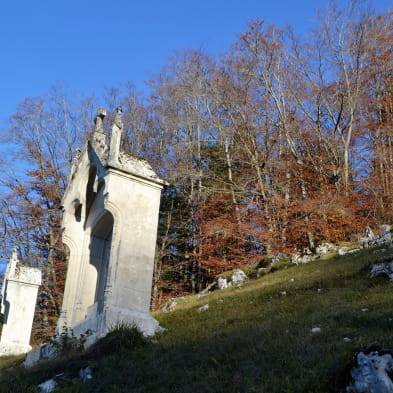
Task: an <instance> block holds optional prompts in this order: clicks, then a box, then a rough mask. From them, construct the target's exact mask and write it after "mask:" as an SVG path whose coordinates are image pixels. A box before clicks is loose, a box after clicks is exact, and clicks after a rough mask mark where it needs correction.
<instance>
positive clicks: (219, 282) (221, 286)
mask: <svg viewBox="0 0 393 393" xmlns="http://www.w3.org/2000/svg"><path fill="white" fill-rule="evenodd" d="M231 285H232V284H231V283H230V282H228V281H227V279H226V278H222V277H218V280H217V286H218V289H226V288H229V287H230V286H231Z"/></svg>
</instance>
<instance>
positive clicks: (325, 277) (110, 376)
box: [0, 248, 393, 393]
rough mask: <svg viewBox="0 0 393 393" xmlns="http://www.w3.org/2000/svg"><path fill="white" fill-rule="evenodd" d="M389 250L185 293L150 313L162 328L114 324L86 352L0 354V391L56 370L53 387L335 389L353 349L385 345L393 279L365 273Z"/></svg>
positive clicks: (241, 391)
mask: <svg viewBox="0 0 393 393" xmlns="http://www.w3.org/2000/svg"><path fill="white" fill-rule="evenodd" d="M390 254H392V255H393V249H392V248H391V249H388V250H377V249H370V250H362V251H360V252H359V253H357V254H348V255H345V256H341V257H339V256H335V257H332V258H330V259H326V260H319V261H317V262H312V263H309V264H306V265H302V266H293V267H290V268H287V269H283V270H279V271H276V272H274V273H271V274H268V275H266V276H263V277H261V278H260V279H257V280H253V281H250V282H249V283H247V284H245V285H244V286H243V287H241V288H236V287H233V288H229V289H226V290H223V291H215V292H212V293H210V294H208V295H207V296H206V297H202V298H199V299H198V297H197V296H190V297H187V298H184V299H182V300H179V305H178V307H177V308H176V310H175V311H173V312H171V313H166V314H165V313H162V312H156V313H155V314H154V316H155V317H156V318H157V319H158V320H159V321H160V324H161V325H162V326H163V327H165V328H167V332H166V333H165V334H164V335H162V336H160V337H155V338H154V339H153V340H149V341H147V340H143V339H141V337H138V335H136V334H135V332H131V333H130V332H127V331H122V330H121V329H120V331H118V332H117V333H116V334H113V335H111V336H110V337H108V338H107V339H106V341H104V342H102V343H101V344H100V345H97V346H95V347H94V348H92V349H91V350H90V351H88V352H87V353H85V354H77V355H75V356H71V355H68V356H67V357H64V358H62V359H58V360H56V361H52V362H49V363H46V364H41V365H39V366H37V367H36V368H34V369H32V370H24V369H22V368H19V367H15V366H13V367H12V368H8V369H7V367H9V365H8V363H7V362H12V361H15V359H3V361H2V366H1V367H2V371H1V378H0V392H2V393H6V392H13V393H14V392H20V393H23V392H36V391H38V389H37V388H36V386H37V385H38V384H39V383H41V382H43V381H45V380H46V379H49V378H51V377H53V376H54V375H56V374H62V373H63V375H62V376H60V377H59V378H58V380H59V384H60V387H59V388H58V389H57V390H56V392H67V393H71V392H105V393H111V392H138V393H139V392H140V393H142V392H144V393H153V392H157V393H165V392H179V393H195V392H203V393H204V392H206V393H210V392H212V393H213V392H223V393H224V392H225V393H231V392H233V393H246V392H247V393H248V392H250V393H251V392H267V393H276V392H277V393H279V392H280V393H281V392H282V393H283V392H290V393H300V392H302V393H306V392H307V393H311V392H315V393H317V392H318V393H323V392H331V391H334V390H333V388H334V385H335V383H336V382H335V381H336V375H337V373H338V372H339V371H340V370H341V369H342V367H343V365H344V364H345V363H346V362H347V361H348V360H349V359H350V357H351V356H352V355H353V353H354V352H356V351H358V350H360V349H363V348H364V347H366V346H368V345H370V344H379V345H380V346H383V347H393V309H392V304H393V284H392V283H391V282H389V281H388V280H387V279H384V278H373V279H371V278H370V275H369V268H370V265H371V264H372V263H374V262H375V261H377V260H382V259H384V258H386V257H387V256H388V255H390ZM205 304H209V308H208V310H206V311H202V312H198V308H199V307H201V306H203V305H205ZM313 328H320V329H321V330H320V332H317V333H312V332H311V329H313ZM344 338H347V339H346V340H344ZM348 339H350V341H349V340H348ZM86 366H89V367H90V368H91V369H92V372H93V379H92V380H89V381H86V382H82V381H81V380H80V379H79V378H77V375H78V372H79V370H80V369H81V368H83V367H86Z"/></svg>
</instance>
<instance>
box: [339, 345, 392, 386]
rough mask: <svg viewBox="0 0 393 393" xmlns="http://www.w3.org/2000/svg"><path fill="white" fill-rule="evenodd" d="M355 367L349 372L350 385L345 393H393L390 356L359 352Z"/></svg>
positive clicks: (378, 351) (379, 352)
mask: <svg viewBox="0 0 393 393" xmlns="http://www.w3.org/2000/svg"><path fill="white" fill-rule="evenodd" d="M356 363H357V364H356V366H355V367H353V368H352V369H351V371H350V374H351V377H352V383H351V384H350V385H349V386H347V388H346V392H351V393H393V382H392V379H391V375H392V373H393V358H392V354H391V353H388V352H386V351H381V350H377V351H372V352H369V353H364V352H360V353H358V354H357V356H356Z"/></svg>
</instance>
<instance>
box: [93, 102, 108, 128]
mask: <svg viewBox="0 0 393 393" xmlns="http://www.w3.org/2000/svg"><path fill="white" fill-rule="evenodd" d="M105 116H106V110H105V108H104V107H102V106H100V107H99V108H98V111H97V115H96V117H95V118H94V124H95V129H94V131H95V132H104V128H103V126H102V123H103V121H104V119H105Z"/></svg>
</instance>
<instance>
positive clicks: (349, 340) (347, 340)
mask: <svg viewBox="0 0 393 393" xmlns="http://www.w3.org/2000/svg"><path fill="white" fill-rule="evenodd" d="M343 341H344V342H345V343H349V342H351V341H352V340H351V339H350V338H349V337H344V338H343Z"/></svg>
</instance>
